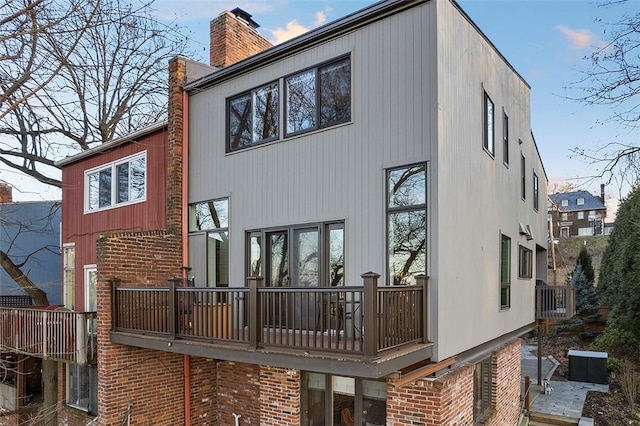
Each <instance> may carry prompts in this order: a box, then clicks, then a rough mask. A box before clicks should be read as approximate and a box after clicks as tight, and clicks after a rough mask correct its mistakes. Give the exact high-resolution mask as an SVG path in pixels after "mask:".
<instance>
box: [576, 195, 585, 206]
mask: <svg viewBox="0 0 640 426" xmlns="http://www.w3.org/2000/svg"><path fill="white" fill-rule="evenodd" d="M576 203H577V204H578V205H579V206H584V198H582V197H580V198H578V200H577V202H576Z"/></svg>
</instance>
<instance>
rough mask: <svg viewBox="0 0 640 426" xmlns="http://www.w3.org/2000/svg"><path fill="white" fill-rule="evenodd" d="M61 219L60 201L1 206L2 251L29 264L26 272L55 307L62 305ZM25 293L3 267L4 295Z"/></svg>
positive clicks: (0, 291)
mask: <svg viewBox="0 0 640 426" xmlns="http://www.w3.org/2000/svg"><path fill="white" fill-rule="evenodd" d="M60 216H61V207H60V202H59V201H28V202H7V203H0V229H1V230H2V232H0V250H1V251H3V252H4V253H6V254H7V255H8V256H9V258H10V259H12V260H13V262H14V263H16V264H20V263H23V262H25V261H26V263H25V264H24V266H22V268H21V270H22V272H23V273H25V274H26V275H27V276H28V277H29V279H30V280H31V281H32V282H33V283H34V284H35V285H36V286H37V287H38V288H40V289H42V290H43V291H45V292H46V293H47V299H48V300H49V304H53V305H55V304H59V303H60V302H61V286H60V276H61V275H60V254H59V247H60ZM43 248H46V250H42V249H43ZM23 294H25V293H24V291H23V290H22V289H21V288H20V287H19V286H18V284H17V283H16V282H15V281H14V280H13V278H11V276H10V275H9V274H7V272H6V271H5V270H4V268H0V295H5V296H6V295H23Z"/></svg>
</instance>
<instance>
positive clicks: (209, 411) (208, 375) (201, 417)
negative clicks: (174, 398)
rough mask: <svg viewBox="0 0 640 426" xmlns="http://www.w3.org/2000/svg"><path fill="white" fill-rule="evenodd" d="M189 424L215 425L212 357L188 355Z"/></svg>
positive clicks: (215, 368)
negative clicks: (189, 386) (189, 384)
mask: <svg viewBox="0 0 640 426" xmlns="http://www.w3.org/2000/svg"><path fill="white" fill-rule="evenodd" d="M189 362H190V364H191V366H190V368H189V372H190V375H189V378H190V382H191V425H192V426H214V425H217V424H218V423H217V406H218V396H217V390H216V388H217V374H218V373H217V372H218V367H217V364H216V362H215V360H213V359H209V358H199V357H190V359H189Z"/></svg>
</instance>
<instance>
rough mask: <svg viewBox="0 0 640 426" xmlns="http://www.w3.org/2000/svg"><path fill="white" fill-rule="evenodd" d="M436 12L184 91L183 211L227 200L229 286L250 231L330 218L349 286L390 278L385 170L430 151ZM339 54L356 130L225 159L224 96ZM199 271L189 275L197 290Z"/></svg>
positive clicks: (420, 10) (239, 281)
mask: <svg viewBox="0 0 640 426" xmlns="http://www.w3.org/2000/svg"><path fill="white" fill-rule="evenodd" d="M434 8H435V6H434V3H431V2H429V3H425V4H423V5H421V6H419V7H416V8H414V9H411V10H410V11H407V12H403V13H399V14H396V15H393V16H391V17H389V18H388V19H385V20H382V21H378V22H374V23H372V24H370V25H367V26H366V27H363V28H360V29H357V30H354V31H353V32H349V33H347V34H345V35H343V36H340V37H338V38H336V39H334V40H331V41H328V42H326V43H323V44H321V45H319V46H316V47H313V48H310V49H308V50H306V51H303V52H301V53H298V54H295V55H292V56H291V57H288V58H286V59H283V60H280V61H277V62H275V63H272V64H270V65H267V66H265V67H263V68H261V69H259V70H258V71H256V72H252V73H249V74H246V75H243V76H241V77H238V78H234V79H231V80H229V81H226V82H224V83H222V84H220V85H218V86H214V87H212V88H210V89H207V90H204V91H202V92H199V93H194V94H191V95H190V98H189V99H190V100H189V111H190V112H189V195H188V197H189V203H192V202H198V201H204V200H209V199H212V198H218V197H227V196H228V197H230V200H229V203H230V206H229V210H230V218H231V219H230V229H229V232H230V254H229V256H230V259H232V262H231V265H230V267H231V269H230V285H231V286H244V284H245V283H244V279H245V270H244V264H243V262H242V261H240V259H244V258H245V254H244V253H245V248H244V238H245V232H246V231H248V230H252V229H260V228H265V227H274V226H284V225H296V224H303V223H314V222H322V221H330V220H344V221H345V242H346V243H345V244H346V247H347V249H346V250H347V254H346V265H345V283H346V284H347V285H359V284H360V282H361V278H360V275H361V274H362V273H364V272H367V271H374V272H377V273H379V274H381V275H382V276H385V259H386V257H385V256H386V248H385V168H388V167H392V166H398V165H405V164H412V163H415V162H420V161H426V160H428V159H429V156H430V151H431V149H432V148H431V139H430V135H432V134H433V132H434V130H433V128H432V126H433V122H434V117H433V114H435V111H436V106H435V98H434V96H435V91H434V90H433V89H432V88H431V87H432V86H431V85H430V82H431V81H432V78H433V77H432V76H433V73H434V72H435V63H434V61H431V60H429V59H430V58H431V56H430V55H432V52H431V53H430V50H429V46H430V45H431V44H432V43H433V42H432V37H433V35H434V34H435V30H434V29H433V28H432V25H433V22H432V21H433V14H434V10H435V9H434ZM406 40H411V43H409V44H408V43H407V42H406ZM416 52H422V54H416ZM345 54H350V55H351V67H352V71H351V73H352V105H353V107H352V120H351V122H349V123H346V124H344V125H339V126H336V127H332V128H330V129H326V130H320V131H315V132H312V133H309V134H304V135H300V136H298V137H291V138H287V139H284V140H281V141H279V142H276V143H271V144H266V145H261V146H258V147H256V148H254V149H247V150H243V151H238V152H235V153H233V154H225V116H226V114H225V106H226V104H225V99H226V98H228V97H230V96H233V95H236V94H238V93H241V92H243V91H244V90H248V89H251V88H254V87H256V86H258V85H261V84H264V83H267V82H270V81H273V80H275V79H278V78H280V77H283V76H285V75H288V74H290V73H292V72H295V71H301V70H303V69H305V68H307V67H309V66H314V65H318V64H320V63H322V62H323V61H326V60H330V59H334V58H337V57H339V56H342V55H345ZM397 63H403V64H404V65H403V67H402V68H401V70H402V75H397V73H398V72H399V70H398V69H397V68H395V67H392V66H391V64H397ZM416 87H420V88H422V91H421V92H420V93H416ZM407 99H408V100H409V102H408V103H407ZM192 238H197V237H192ZM190 247H192V249H191V251H190V257H189V264H190V266H193V265H195V264H201V265H204V262H203V261H202V260H198V259H195V256H203V252H202V249H201V251H200V252H194V250H193V245H192V244H191V243H190ZM204 273H205V271H202V270H201V271H195V275H196V282H197V281H198V277H202V276H203V275H204Z"/></svg>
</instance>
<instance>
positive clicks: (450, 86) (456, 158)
mask: <svg viewBox="0 0 640 426" xmlns="http://www.w3.org/2000/svg"><path fill="white" fill-rule="evenodd" d="M437 39H438V49H439V56H438V73H439V74H438V75H439V76H440V78H439V80H438V106H439V112H440V115H439V123H440V126H439V134H438V149H437V154H436V155H434V161H433V163H434V166H433V167H432V181H431V184H432V189H436V188H437V191H435V190H434V191H432V198H431V199H430V201H431V205H432V207H433V209H435V211H432V218H431V226H432V229H433V230H434V231H433V232H432V240H431V255H432V257H431V261H432V263H431V269H430V276H431V280H430V282H431V284H432V286H433V287H434V291H435V292H436V295H434V297H437V300H438V311H437V315H438V316H437V320H436V322H435V323H434V327H433V328H432V332H433V333H435V334H434V336H433V339H434V340H435V342H436V345H437V354H438V358H440V359H441V358H445V357H447V356H450V355H455V354H457V353H460V352H462V351H464V350H467V349H469V348H472V347H474V346H477V345H479V344H481V343H483V342H486V341H489V340H491V339H494V338H497V337H499V336H501V335H503V334H506V333H508V332H510V331H512V330H515V329H517V328H519V327H522V326H525V325H527V324H529V323H531V322H533V321H534V299H533V298H534V285H535V278H536V276H535V274H536V271H535V269H536V268H535V265H536V262H535V255H536V244H538V245H540V246H542V247H545V248H546V246H547V233H546V228H545V226H546V211H545V206H546V178H545V175H544V171H543V169H542V165H541V163H540V160H539V156H538V154H537V152H536V149H535V145H534V142H533V139H532V137H531V127H530V110H529V88H528V87H527V86H526V84H525V83H524V82H523V81H522V80H521V79H520V78H519V77H518V76H517V75H516V74H515V73H514V72H513V71H512V70H511V68H509V67H508V65H507V64H506V63H505V62H504V60H503V59H502V58H501V57H500V56H499V55H498V54H497V53H496V51H495V50H494V49H493V48H492V47H491V46H490V45H489V44H488V43H487V41H486V40H485V39H484V38H483V37H482V35H481V34H479V33H478V32H477V31H476V30H475V29H474V28H473V26H472V25H471V24H469V22H468V21H467V20H466V19H465V17H464V16H463V15H461V14H460V12H459V11H458V10H457V9H456V8H455V7H454V6H453V5H452V4H451V3H450V2H449V1H448V0H439V1H438V36H437ZM483 91H486V92H487V93H488V95H489V96H490V97H491V99H492V101H493V102H494V118H495V145H496V149H495V158H492V157H491V156H490V155H489V154H487V153H486V152H485V151H484V150H483V146H482V144H483V138H482V135H483V130H484V129H483V103H484V98H483ZM503 113H506V114H507V116H508V117H509V140H510V152H509V155H510V160H509V167H508V168H507V167H505V165H504V164H503V131H502V123H503ZM519 139H520V140H522V144H519V143H518V140H519ZM521 152H522V153H523V154H524V156H525V159H526V200H525V201H523V200H522V198H521V189H520V188H521V187H520V171H521V167H520V154H521ZM534 170H535V171H536V174H537V175H538V177H539V182H540V183H539V187H540V195H539V202H540V207H539V211H538V212H536V211H535V210H534V209H533V171H534ZM520 223H522V224H523V225H530V226H531V228H532V230H533V236H534V239H533V240H530V241H527V239H526V238H525V237H524V236H521V235H520V233H519V224H520ZM501 234H505V235H507V236H508V237H510V238H511V307H510V308H509V309H506V310H500V238H501ZM518 244H523V245H525V246H526V247H527V248H529V249H531V250H532V251H533V256H534V262H533V269H534V271H533V274H534V276H533V278H531V279H519V278H518ZM543 253H544V252H543Z"/></svg>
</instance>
